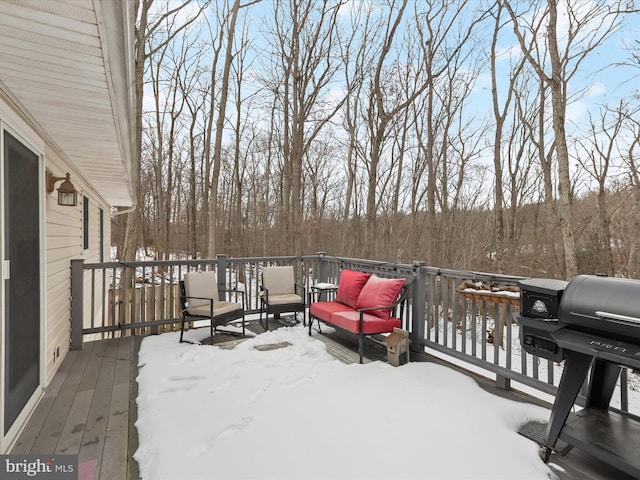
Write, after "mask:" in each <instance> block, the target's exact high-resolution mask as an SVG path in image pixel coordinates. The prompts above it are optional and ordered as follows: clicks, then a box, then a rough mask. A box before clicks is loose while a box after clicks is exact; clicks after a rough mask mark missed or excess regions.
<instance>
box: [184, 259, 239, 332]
mask: <svg viewBox="0 0 640 480" xmlns="http://www.w3.org/2000/svg"><path fill="white" fill-rule="evenodd" d="M224 291H225V292H235V294H236V298H237V297H238V296H240V297H241V301H240V302H228V301H224V300H220V294H219V292H218V280H217V276H216V272H214V271H208V272H191V273H187V274H186V275H185V276H184V280H181V281H180V309H181V311H182V326H181V328H180V343H182V342H183V341H184V342H186V340H184V339H183V336H184V328H185V323H186V322H187V321H197V320H209V328H210V329H211V337H212V343H213V332H214V331H215V330H216V329H217V327H218V326H220V325H226V324H228V323H230V322H232V321H234V320H239V319H242V335H243V336H244V334H245V318H244V312H245V300H244V292H243V291H240V290H224ZM225 333H231V334H234V333H235V334H237V332H225ZM188 343H192V342H188Z"/></svg>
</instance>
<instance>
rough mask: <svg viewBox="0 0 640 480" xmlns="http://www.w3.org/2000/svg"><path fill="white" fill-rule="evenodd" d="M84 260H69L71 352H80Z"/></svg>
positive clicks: (82, 322)
mask: <svg viewBox="0 0 640 480" xmlns="http://www.w3.org/2000/svg"><path fill="white" fill-rule="evenodd" d="M83 302H84V259H83V258H79V259H73V260H71V350H82V328H83V326H84V321H83V311H84V303H83Z"/></svg>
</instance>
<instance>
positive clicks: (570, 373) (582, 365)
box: [540, 350, 593, 463]
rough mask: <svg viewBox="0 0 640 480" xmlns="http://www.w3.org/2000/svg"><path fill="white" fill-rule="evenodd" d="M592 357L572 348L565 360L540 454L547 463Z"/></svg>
mask: <svg viewBox="0 0 640 480" xmlns="http://www.w3.org/2000/svg"><path fill="white" fill-rule="evenodd" d="M592 359H593V357H592V356H590V355H585V354H584V353H579V352H575V351H572V350H570V351H568V352H567V359H566V360H565V363H564V370H563V371H562V377H561V378H560V385H559V386H558V393H557V394H556V400H555V402H554V403H553V410H551V418H550V419H549V423H548V425H547V432H546V435H545V440H544V446H543V447H542V449H541V450H540V456H541V457H542V460H544V462H545V463H547V462H548V461H549V457H550V456H551V451H552V450H553V447H555V445H556V441H557V440H558V436H559V435H560V431H561V430H562V427H564V423H565V422H566V421H567V417H568V416H569V412H571V409H572V408H573V404H574V402H575V400H576V397H577V396H578V392H579V391H580V387H581V386H582V384H583V383H584V380H585V378H586V376H587V372H588V371H589V366H590V365H591V360H592Z"/></svg>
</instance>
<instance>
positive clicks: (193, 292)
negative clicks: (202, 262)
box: [184, 270, 220, 308]
mask: <svg viewBox="0 0 640 480" xmlns="http://www.w3.org/2000/svg"><path fill="white" fill-rule="evenodd" d="M184 291H185V295H186V296H187V297H203V298H213V301H214V302H217V301H218V300H220V297H219V296H218V276H217V275H216V272H215V271H213V270H211V271H208V272H190V273H187V274H186V275H185V276H184ZM187 303H188V304H189V308H192V307H199V306H200V305H206V306H207V308H209V301H207V300H198V299H196V298H194V299H189V298H187Z"/></svg>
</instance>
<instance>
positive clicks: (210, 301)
mask: <svg viewBox="0 0 640 480" xmlns="http://www.w3.org/2000/svg"><path fill="white" fill-rule="evenodd" d="M181 298H184V299H185V300H188V299H190V298H192V299H194V300H208V301H209V309H210V311H211V315H213V303H214V302H213V298H211V297H190V296H187V295H185V296H181ZM186 304H187V302H185V307H184V308H183V309H182V312H183V313H184V312H186V311H188V310H189V306H188V305H186Z"/></svg>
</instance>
